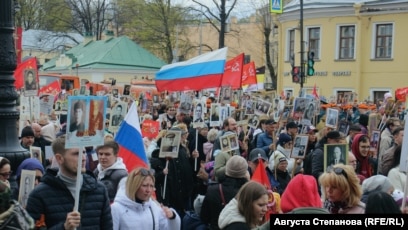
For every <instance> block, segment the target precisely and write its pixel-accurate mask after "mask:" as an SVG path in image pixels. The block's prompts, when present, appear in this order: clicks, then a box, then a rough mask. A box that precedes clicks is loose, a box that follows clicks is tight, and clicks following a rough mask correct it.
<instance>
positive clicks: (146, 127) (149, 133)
mask: <svg viewBox="0 0 408 230" xmlns="http://www.w3.org/2000/svg"><path fill="white" fill-rule="evenodd" d="M159 127H160V123H159V122H158V121H154V120H144V121H143V122H142V137H150V138H155V137H157V135H159Z"/></svg>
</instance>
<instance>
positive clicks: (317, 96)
mask: <svg viewBox="0 0 408 230" xmlns="http://www.w3.org/2000/svg"><path fill="white" fill-rule="evenodd" d="M312 95H313V96H314V97H315V99H319V95H318V94H317V90H316V83H315V85H314V87H313V91H312Z"/></svg>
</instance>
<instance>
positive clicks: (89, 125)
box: [65, 96, 112, 148]
mask: <svg viewBox="0 0 408 230" xmlns="http://www.w3.org/2000/svg"><path fill="white" fill-rule="evenodd" d="M106 105H107V102H106V97H100V96H71V97H69V98H68V113H67V115H68V116H67V138H66V143H65V148H78V147H80V146H94V145H103V137H104V134H105V131H104V130H105V122H104V117H105V114H106ZM111 118H112V115H111Z"/></svg>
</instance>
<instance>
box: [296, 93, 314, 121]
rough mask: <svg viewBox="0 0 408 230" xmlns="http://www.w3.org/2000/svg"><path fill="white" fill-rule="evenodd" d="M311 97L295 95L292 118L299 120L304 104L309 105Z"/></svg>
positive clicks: (304, 109)
mask: <svg viewBox="0 0 408 230" xmlns="http://www.w3.org/2000/svg"><path fill="white" fill-rule="evenodd" d="M310 101H311V99H309V98H304V97H296V98H295V102H294V105H293V118H294V119H295V120H299V119H301V118H302V117H303V115H304V113H305V111H306V106H308V105H310Z"/></svg>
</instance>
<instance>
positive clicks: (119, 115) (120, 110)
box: [109, 102, 128, 133]
mask: <svg viewBox="0 0 408 230" xmlns="http://www.w3.org/2000/svg"><path fill="white" fill-rule="evenodd" d="M127 108H128V106H127V103H126V102H119V103H117V104H116V105H114V106H113V108H112V109H111V115H110V117H109V131H111V132H114V133H116V132H117V131H118V130H119V126H120V124H121V123H122V121H123V120H124V119H125V116H126V114H127Z"/></svg>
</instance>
